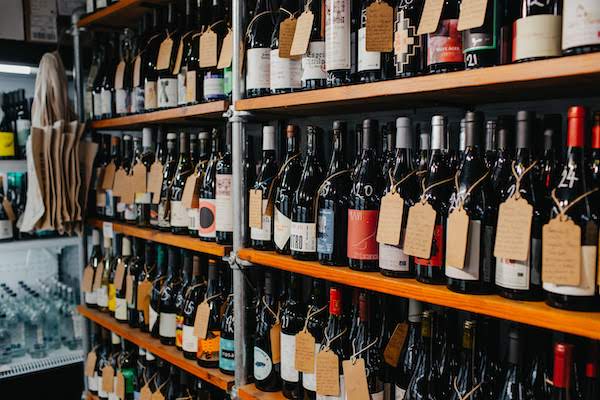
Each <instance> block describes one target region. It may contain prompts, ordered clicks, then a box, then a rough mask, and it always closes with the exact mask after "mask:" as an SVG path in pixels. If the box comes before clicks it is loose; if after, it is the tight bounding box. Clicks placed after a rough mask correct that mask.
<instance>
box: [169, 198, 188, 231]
mask: <svg viewBox="0 0 600 400" xmlns="http://www.w3.org/2000/svg"><path fill="white" fill-rule="evenodd" d="M189 224H190V217H189V215H188V210H187V208H185V207H184V205H183V202H182V201H173V200H171V226H172V227H176V228H187V227H188V226H189Z"/></svg>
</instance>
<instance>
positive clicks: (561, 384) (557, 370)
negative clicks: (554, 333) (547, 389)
mask: <svg viewBox="0 0 600 400" xmlns="http://www.w3.org/2000/svg"><path fill="white" fill-rule="evenodd" d="M572 360H573V345H572V344H568V343H562V342H558V343H555V344H554V368H553V374H552V383H553V384H554V388H553V389H552V397H551V400H568V399H570V398H571V395H570V390H571V365H572V362H573V361H572Z"/></svg>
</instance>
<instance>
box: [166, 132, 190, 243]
mask: <svg viewBox="0 0 600 400" xmlns="http://www.w3.org/2000/svg"><path fill="white" fill-rule="evenodd" d="M193 173H194V165H193V164H192V161H191V159H190V140H189V137H188V134H187V133H186V132H181V133H180V134H179V161H178V162H177V170H176V171H175V176H174V177H173V183H172V185H171V193H170V196H171V220H170V223H169V224H170V225H171V232H172V233H174V234H176V235H185V234H187V233H188V226H189V224H190V218H189V215H188V211H187V208H185V206H184V205H183V202H182V201H181V200H182V198H183V189H184V187H185V183H186V182H187V178H188V177H189V176H190V175H191V174H193Z"/></svg>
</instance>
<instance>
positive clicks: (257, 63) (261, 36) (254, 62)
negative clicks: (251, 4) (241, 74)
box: [246, 0, 274, 97]
mask: <svg viewBox="0 0 600 400" xmlns="http://www.w3.org/2000/svg"><path fill="white" fill-rule="evenodd" d="M273 29H274V25H273V14H272V12H271V2H270V1H268V0H257V1H256V8H255V10H254V16H253V17H252V19H251V20H250V22H249V23H248V27H247V28H246V31H247V34H246V49H247V50H246V64H247V65H246V97H257V96H265V95H267V94H269V93H270V91H271V76H270V71H271V37H272V36H273Z"/></svg>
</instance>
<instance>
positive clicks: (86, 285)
mask: <svg viewBox="0 0 600 400" xmlns="http://www.w3.org/2000/svg"><path fill="white" fill-rule="evenodd" d="M93 284H94V268H92V266H91V265H88V266H86V267H85V268H84V269H83V277H82V278H81V291H82V292H84V293H90V292H91V291H92V290H93V288H92V285H93Z"/></svg>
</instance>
